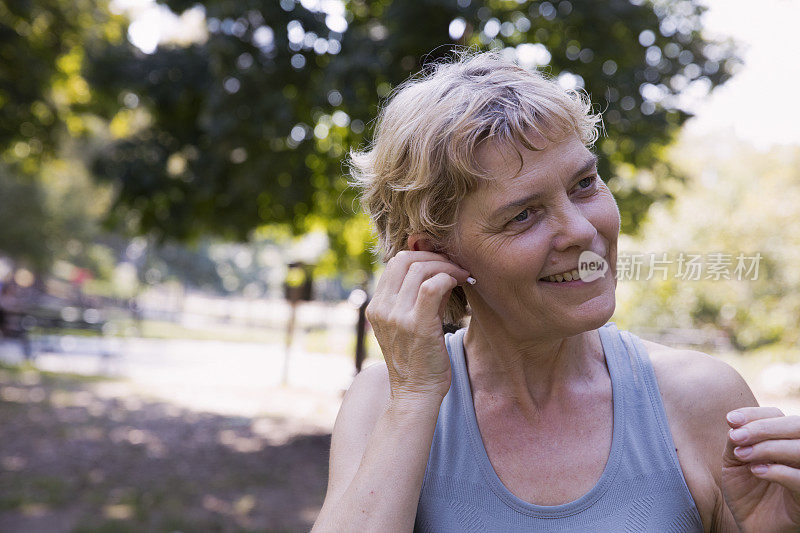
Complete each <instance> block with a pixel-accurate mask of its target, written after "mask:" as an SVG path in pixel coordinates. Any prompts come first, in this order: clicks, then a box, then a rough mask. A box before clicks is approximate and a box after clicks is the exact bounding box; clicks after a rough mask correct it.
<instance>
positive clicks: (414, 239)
mask: <svg viewBox="0 0 800 533" xmlns="http://www.w3.org/2000/svg"><path fill="white" fill-rule="evenodd" d="M406 244H407V245H408V249H409V250H412V251H414V252H436V251H437V250H436V245H435V243H434V241H433V239H432V238H431V236H430V235H428V234H427V233H412V234H411V235H409V236H408V240H407V241H406Z"/></svg>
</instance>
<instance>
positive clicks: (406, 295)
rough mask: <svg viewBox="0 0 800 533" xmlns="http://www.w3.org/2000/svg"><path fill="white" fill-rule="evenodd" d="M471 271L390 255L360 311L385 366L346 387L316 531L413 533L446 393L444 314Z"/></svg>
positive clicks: (441, 260) (440, 260) (435, 259)
mask: <svg viewBox="0 0 800 533" xmlns="http://www.w3.org/2000/svg"><path fill="white" fill-rule="evenodd" d="M468 275H469V274H468V272H466V271H465V270H463V269H461V268H460V267H458V266H457V265H455V264H453V263H452V262H450V261H449V260H448V259H447V258H446V257H445V256H443V255H440V254H436V253H432V252H427V251H413V252H412V251H403V252H400V253H398V254H397V255H396V256H395V257H393V258H392V259H391V260H390V261H389V263H388V264H387V266H386V271H385V272H384V274H383V276H381V279H380V280H379V282H378V287H377V288H376V290H375V295H374V297H373V298H372V301H371V302H370V304H369V306H368V307H367V318H368V319H369V321H370V323H371V324H372V327H373V330H374V331H375V337H376V339H377V340H378V343H379V344H380V347H381V351H382V352H383V356H384V359H385V360H386V365H385V366H383V365H381V366H380V367H379V368H378V369H375V370H374V371H373V370H371V369H372V368H373V367H370V369H368V371H365V372H363V373H362V374H361V375H359V377H357V378H356V380H355V381H354V382H353V385H352V386H351V388H350V390H349V391H348V394H347V396H346V398H345V400H344V402H343V404H342V408H341V410H340V412H339V416H338V417H337V421H336V424H335V426H334V430H333V438H332V441H331V460H330V477H329V485H328V494H327V496H326V498H325V503H324V505H323V507H322V511H320V515H319V517H318V518H317V522H316V524H315V525H314V531H316V532H322V531H382V532H383V531H403V532H406V531H411V530H412V529H413V527H414V521H415V518H416V510H417V503H418V501H419V493H420V489H421V487H422V479H423V476H424V474H425V466H426V464H427V461H428V456H429V455H430V449H431V441H432V440H433V432H434V429H435V426H436V419H437V416H438V414H439V407H440V405H441V403H442V400H443V399H444V396H445V395H446V394H447V391H448V390H449V388H450V358H449V356H448V354H447V348H446V347H445V342H444V334H443V333H442V314H443V312H444V306H445V304H446V303H447V299H448V298H449V295H450V291H452V289H453V288H454V287H455V286H456V285H457V284H459V283H464V282H466V280H467V276H468Z"/></svg>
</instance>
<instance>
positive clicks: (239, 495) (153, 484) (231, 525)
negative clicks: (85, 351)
mask: <svg viewBox="0 0 800 533" xmlns="http://www.w3.org/2000/svg"><path fill="white" fill-rule="evenodd" d="M110 385H114V386H115V387H116V389H115V394H114V396H109V394H107V393H103V392H102V391H103V387H108V386H110ZM0 427H2V438H1V439H0V468H2V475H0V531H3V532H7V533H14V532H20V533H21V532H25V533H28V532H37V533H47V532H105V531H108V532H111V531H113V532H115V533H116V532H122V533H124V532H127V531H155V532H160V531H164V532H177V531H181V532H189V531H203V532H206V531H208V532H214V531H219V532H229V531H230V532H234V531H236V532H239V531H242V532H250V531H252V532H256V531H259V532H263V531H269V532H278V531H307V530H308V529H310V527H311V525H312V523H313V521H314V519H315V518H316V514H317V512H318V509H319V507H320V505H321V503H322V500H323V498H324V493H325V484H326V482H327V455H328V449H329V445H330V436H329V434H328V431H326V430H325V429H324V428H320V427H318V426H314V425H310V424H307V423H304V422H299V421H297V420H291V419H288V418H283V417H274V416H260V417H239V416H223V415H220V414H211V413H203V412H197V411H192V410H189V409H186V408H182V407H177V406H176V405H175V404H172V403H165V402H161V401H154V400H152V399H149V398H148V397H142V396H140V395H138V394H136V393H135V392H131V391H128V392H127V393H126V392H125V385H124V383H114V382H113V381H109V380H107V379H104V378H87V377H82V376H73V375H67V374H54V373H45V372H40V371H37V370H33V369H30V368H28V369H26V370H20V369H18V368H14V367H9V366H3V367H0Z"/></svg>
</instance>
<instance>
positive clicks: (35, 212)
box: [0, 165, 50, 270]
mask: <svg viewBox="0 0 800 533" xmlns="http://www.w3.org/2000/svg"><path fill="white" fill-rule="evenodd" d="M43 204H44V191H42V189H41V188H40V187H39V185H38V184H37V183H32V182H29V181H25V180H22V179H20V178H18V177H16V176H14V175H13V174H12V173H11V172H9V170H8V167H7V166H5V165H2V166H0V228H3V230H2V231H0V250H12V251H13V252H14V257H15V259H17V260H19V261H23V262H25V263H27V264H29V265H31V266H32V267H34V268H35V269H37V270H43V269H45V268H48V267H49V266H50V265H49V262H48V259H47V257H48V249H47V235H46V234H45V226H44V224H43V222H44V220H45V218H46V214H45V212H44V208H43Z"/></svg>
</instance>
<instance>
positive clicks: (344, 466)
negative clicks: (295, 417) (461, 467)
mask: <svg viewBox="0 0 800 533" xmlns="http://www.w3.org/2000/svg"><path fill="white" fill-rule="evenodd" d="M440 403H441V398H436V397H434V396H432V397H430V398H429V399H424V398H420V399H419V400H418V401H417V402H416V403H415V404H413V405H401V404H397V403H395V404H391V402H390V401H389V377H388V372H387V370H386V365H385V364H377V365H373V366H371V367H369V368H367V369H365V370H364V371H363V372H361V373H360V374H359V375H358V376H357V377H356V379H355V381H354V382H353V385H352V386H351V387H350V390H349V391H348V392H347V395H346V396H345V399H344V402H343V404H342V408H341V410H340V411H339V416H338V417H337V419H336V424H335V426H334V430H333V437H332V440H331V456H330V475H329V478H328V493H327V496H326V498H325V504H324V505H323V507H322V511H320V514H319V517H318V518H317V521H316V524H315V525H314V529H313V530H312V531H314V532H324V531H387V532H389V531H411V530H412V529H413V527H414V519H415V517H416V512H417V502H418V501H419V493H420V489H421V487H422V478H423V475H424V473H425V465H426V464H427V460H428V454H429V453H430V447H431V441H432V438H433V430H434V428H435V425H436V417H437V415H438V410H439V405H440Z"/></svg>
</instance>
